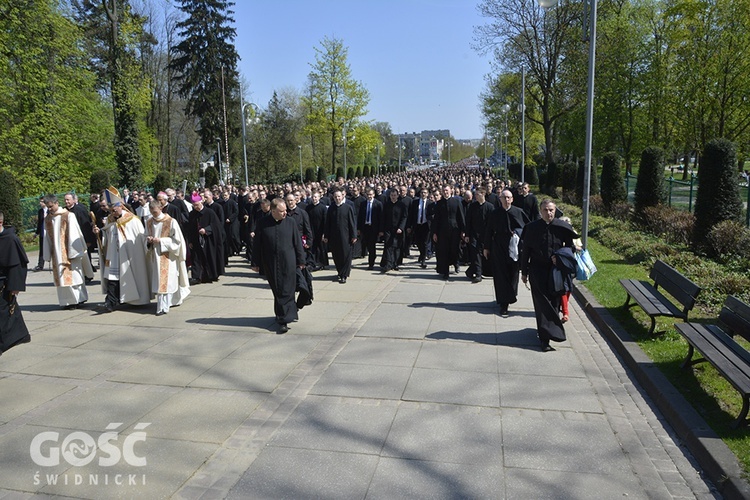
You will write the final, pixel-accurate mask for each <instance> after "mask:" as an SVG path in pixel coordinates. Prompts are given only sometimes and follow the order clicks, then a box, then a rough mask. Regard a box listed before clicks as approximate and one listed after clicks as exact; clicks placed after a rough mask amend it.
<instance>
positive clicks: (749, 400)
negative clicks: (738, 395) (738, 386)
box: [732, 395, 750, 429]
mask: <svg viewBox="0 0 750 500" xmlns="http://www.w3.org/2000/svg"><path fill="white" fill-rule="evenodd" d="M748 409H750V395H747V396H745V397H743V398H742V411H741V412H740V416H739V417H737V420H735V422H734V424H732V427H734V428H735V429H739V428H740V427H744V426H746V425H750V420H748V419H747V411H748Z"/></svg>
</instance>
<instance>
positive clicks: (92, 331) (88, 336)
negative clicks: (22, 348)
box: [34, 321, 108, 347]
mask: <svg viewBox="0 0 750 500" xmlns="http://www.w3.org/2000/svg"><path fill="white" fill-rule="evenodd" d="M107 331H108V330H107V328H104V327H102V325H100V324H96V325H94V324H86V323H78V322H72V321H67V322H62V323H55V324H54V325H52V326H50V327H48V328H46V329H45V330H44V331H42V332H40V333H39V334H35V335H34V343H36V342H39V343H40V344H43V345H49V346H58V347H77V346H80V345H83V344H86V343H88V342H91V341H92V340H94V339H98V338H99V337H102V336H104V335H106V334H107Z"/></svg>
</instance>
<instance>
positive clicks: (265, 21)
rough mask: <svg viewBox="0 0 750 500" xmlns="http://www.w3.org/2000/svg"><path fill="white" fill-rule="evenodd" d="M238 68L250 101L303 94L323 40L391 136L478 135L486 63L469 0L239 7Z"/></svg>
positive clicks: (286, 0) (247, 2)
mask: <svg viewBox="0 0 750 500" xmlns="http://www.w3.org/2000/svg"><path fill="white" fill-rule="evenodd" d="M235 1H236V4H235V6H234V11H235V16H234V17H235V21H236V27H237V38H236V40H235V44H236V47H237V51H238V52H239V55H240V58H241V60H240V63H239V69H240V72H241V74H242V75H243V77H244V79H245V82H246V83H247V84H248V85H249V89H247V91H246V92H245V94H246V95H247V96H249V97H250V99H251V100H252V102H255V103H256V104H258V105H259V106H260V107H261V108H264V107H265V106H266V105H267V103H268V101H269V100H270V99H271V96H272V95H273V91H274V90H280V89H283V88H289V87H292V88H295V89H297V90H302V88H303V86H304V84H305V81H306V79H307V75H308V74H309V73H310V70H311V67H310V64H311V63H313V62H314V61H315V50H314V47H319V46H320V42H321V40H323V38H324V37H326V36H327V37H329V38H334V37H335V38H339V39H341V40H343V42H344V45H345V46H346V47H348V49H349V65H350V67H351V70H352V76H353V77H354V78H355V79H356V80H359V81H360V82H362V83H363V84H364V85H365V87H366V88H367V89H368V90H369V92H370V104H369V106H368V111H369V112H368V114H367V115H366V117H365V118H366V119H367V120H374V121H385V122H389V123H390V124H391V128H392V130H393V132H394V133H405V132H420V131H422V130H424V129H430V130H432V129H446V128H447V129H450V131H451V134H452V135H453V136H454V137H456V138H457V139H472V138H480V137H481V136H482V116H481V112H480V110H479V93H480V92H481V91H482V90H483V89H484V87H485V80H484V75H485V74H487V73H489V72H490V56H489V55H487V56H480V55H479V54H477V52H476V51H475V50H473V49H472V48H471V43H472V34H473V27H474V26H476V25H478V24H482V23H483V19H482V18H481V17H480V16H479V15H478V14H477V10H476V2H474V1H472V0H463V1H461V0H380V1H377V2H376V1H372V0H348V1H343V0H235Z"/></svg>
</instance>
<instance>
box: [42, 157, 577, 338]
mask: <svg viewBox="0 0 750 500" xmlns="http://www.w3.org/2000/svg"><path fill="white" fill-rule="evenodd" d="M64 202H65V208H62V207H61V206H60V205H59V202H58V200H57V198H56V197H55V196H54V195H48V196H45V197H43V198H42V199H41V200H40V211H39V212H40V213H39V215H40V217H43V223H40V224H39V226H38V228H37V233H38V234H39V235H40V245H41V252H40V254H41V255H40V260H39V263H38V265H37V267H35V268H34V270H40V269H42V267H43V266H44V262H45V261H49V262H50V264H51V268H52V274H53V281H54V283H55V286H56V288H57V293H58V301H59V304H60V306H61V307H64V308H77V307H80V306H82V305H83V304H84V303H85V302H86V301H87V300H88V293H87V290H86V285H87V284H89V283H91V281H92V279H93V277H94V271H96V269H95V268H94V267H93V266H92V265H91V263H92V262H93V261H92V260H91V254H92V252H93V251H95V252H97V253H98V257H99V259H98V263H99V268H98V272H99V277H100V280H101V286H102V291H103V293H105V294H106V299H105V302H104V303H103V304H101V305H99V306H98V307H97V311H98V312H99V313H102V314H104V313H108V312H111V311H113V310H115V309H117V308H118V307H120V305H121V304H132V305H143V304H147V303H150V302H151V301H152V300H154V299H156V302H157V314H166V313H168V312H169V309H170V307H171V306H176V305H179V304H181V303H182V301H183V300H185V298H186V297H187V296H188V295H189V293H190V287H191V286H196V285H199V284H201V283H211V282H215V281H217V280H219V279H220V277H221V276H222V275H223V274H224V273H225V269H226V267H227V266H228V265H230V257H232V256H241V257H242V258H244V259H245V260H246V261H247V262H249V263H250V264H251V267H252V269H254V270H255V271H257V272H258V273H260V275H261V276H263V277H264V278H265V279H266V280H267V281H268V283H269V285H270V287H271V289H272V292H273V295H274V309H275V318H276V322H277V324H278V331H279V333H284V332H286V331H288V329H289V323H291V322H292V321H294V320H296V319H297V310H298V309H299V307H300V303H299V301H295V291H297V290H299V289H300V286H301V285H300V283H302V285H303V288H305V287H306V289H307V290H308V293H309V296H310V297H311V296H312V274H311V273H314V272H316V271H319V270H323V269H328V268H329V267H330V266H331V262H330V260H329V255H330V258H331V259H332V260H333V267H335V270H336V281H338V282H339V283H341V284H345V283H346V282H347V279H348V278H349V277H350V275H351V272H352V262H353V261H354V260H357V259H366V261H365V262H366V269H367V270H369V271H373V270H375V267H376V266H377V267H378V270H379V271H380V272H381V273H392V272H398V271H399V270H401V268H402V266H403V265H404V261H405V259H407V258H411V256H412V252H413V251H414V247H416V251H415V257H416V265H417V266H419V267H421V268H423V269H424V268H426V267H427V265H428V264H427V262H428V261H429V260H430V259H432V258H433V256H434V258H435V266H434V267H435V271H436V272H437V274H438V275H439V277H440V279H443V280H450V277H451V275H456V274H458V273H459V272H460V268H461V266H462V265H464V266H466V269H465V275H466V277H467V279H469V280H471V281H472V282H474V283H479V282H481V281H482V279H483V278H485V277H488V276H492V278H493V281H494V294H495V300H496V302H497V304H498V308H499V310H498V312H499V314H500V315H502V316H508V315H509V307H510V305H511V304H514V303H515V302H516V301H517V295H518V285H519V273H520V277H521V280H523V282H524V283H526V282H527V281H528V282H529V283H530V284H531V288H532V297H533V299H534V307H535V310H536V312H537V323H538V330H539V339H540V343H541V346H542V348H543V349H545V350H547V349H550V347H549V341H550V340H553V341H559V340H563V339H564V330H563V328H562V324H563V322H564V321H566V320H567V313H565V314H564V315H562V316H561V313H562V311H561V302H562V301H561V299H560V296H561V295H564V290H563V292H562V293H561V292H560V290H558V289H557V287H556V286H554V285H553V284H552V282H553V280H552V275H553V269H563V267H562V264H564V263H565V262H566V259H565V258H559V257H555V252H557V251H558V250H560V248H564V247H566V248H568V249H571V248H572V250H573V251H575V245H574V244H573V240H574V238H576V237H577V235H576V234H575V232H574V230H573V229H572V227H571V226H570V224H569V223H567V222H564V221H561V220H560V219H559V216H560V215H561V213H560V212H559V210H557V209H556V207H555V205H554V203H552V202H551V201H549V200H544V201H543V202H542V203H541V206H540V205H539V203H538V201H537V198H536V197H535V196H534V194H532V193H531V192H530V190H529V185H528V183H518V184H517V185H515V186H512V185H511V184H510V183H509V182H506V181H505V180H503V179H497V178H495V177H494V176H493V175H492V172H491V171H490V170H488V169H484V168H480V167H477V166H470V167H467V166H464V165H462V166H453V167H442V168H430V169H423V170H415V171H409V172H401V173H392V174H387V175H381V176H378V177H371V178H365V179H362V178H356V179H350V180H345V179H343V178H339V179H337V180H334V181H331V182H309V183H305V184H297V183H287V184H283V185H263V184H256V185H250V186H241V187H237V186H231V185H228V186H214V187H213V188H211V189H209V188H206V189H201V190H195V191H192V192H188V193H183V192H182V191H180V190H178V189H166V190H164V191H163V192H159V193H148V192H146V191H137V190H134V191H132V192H130V191H128V190H127V189H124V190H123V191H122V193H120V192H118V191H117V190H116V189H114V188H109V189H108V190H106V191H104V192H103V193H102V194H94V195H92V196H91V200H90V204H89V207H84V206H83V205H82V204H81V203H80V201H79V200H78V199H77V197H76V195H75V194H74V193H68V194H66V195H65V197H64ZM550 213H551V214H552V215H551V216H549V217H548V215H549V214H550ZM379 243H380V244H382V252H381V254H380V255H379V256H378V255H376V254H377V245H378V244H379ZM378 257H379V258H378ZM558 263H559V264H558ZM565 272H567V271H565ZM300 276H302V278H300ZM568 279H569V278H568ZM564 281H565V280H563V282H564ZM568 289H569V286H568ZM307 303H309V301H308V302H307ZM302 305H304V304H302Z"/></svg>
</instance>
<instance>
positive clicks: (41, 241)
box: [37, 233, 44, 267]
mask: <svg viewBox="0 0 750 500" xmlns="http://www.w3.org/2000/svg"><path fill="white" fill-rule="evenodd" d="M37 266H39V267H44V233H42V234H40V235H39V260H38V262H37Z"/></svg>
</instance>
